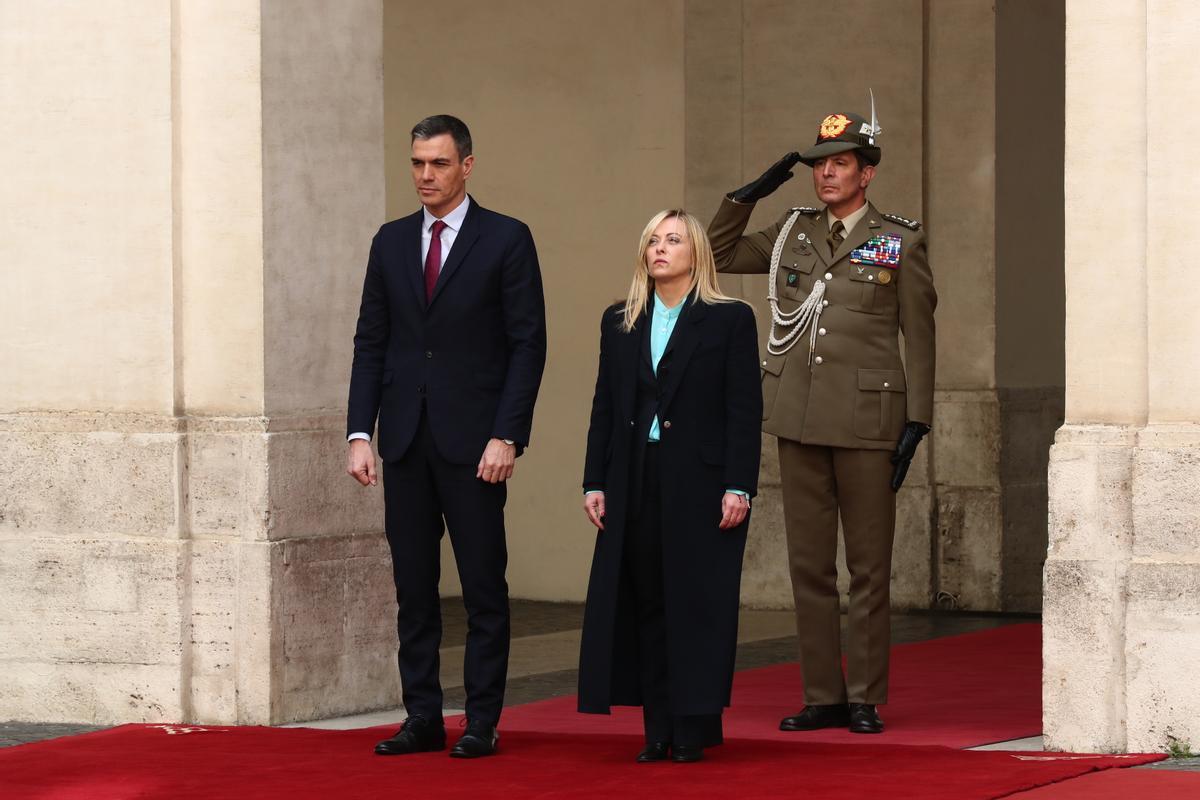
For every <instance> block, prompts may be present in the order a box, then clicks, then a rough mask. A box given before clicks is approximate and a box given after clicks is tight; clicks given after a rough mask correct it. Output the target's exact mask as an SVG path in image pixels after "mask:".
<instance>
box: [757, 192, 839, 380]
mask: <svg viewBox="0 0 1200 800" xmlns="http://www.w3.org/2000/svg"><path fill="white" fill-rule="evenodd" d="M799 216H800V212H799V211H793V212H792V214H791V216H789V217H788V218H787V222H785V223H783V230H781V231H779V238H778V239H776V240H775V249H774V250H772V251H771V272H770V274H769V275H768V276H767V301H768V302H769V303H770V304H771V335H770V336H768V337H767V352H768V353H770V354H771V355H773V356H781V355H783V354H784V353H786V352H787V351H788V350H790V349H791V348H792V345H794V344H795V343H796V339H797V338H799V336H800V334H802V333H804V330H805V329H806V328H811V331H810V333H809V336H808V363H809V364H812V355H813V350H814V349H816V346H817V321H818V320H819V319H821V309H822V308H824V303H823V301H824V300H825V281H823V280H821V279H820V278H818V279H817V281H816V283H814V284H813V288H812V292H810V293H809V295H808V299H806V300H805V301H804V302H803V303H801V304H800V307H799V308H797V309H796V310H795V311H790V312H786V313H785V312H783V311H780V310H779V294H778V292H779V290H778V289H777V288H776V283H775V278H776V276H777V275H778V274H779V257H780V256H781V255H782V254H783V245H784V243H785V242H786V241H787V238H788V234H790V233H791V232H792V225H794V224H795V223H796V219H797V218H798V217H799ZM776 326H778V327H779V328H783V329H786V330H787V332H786V333H784V334H783V336H776V335H775V329H776Z"/></svg>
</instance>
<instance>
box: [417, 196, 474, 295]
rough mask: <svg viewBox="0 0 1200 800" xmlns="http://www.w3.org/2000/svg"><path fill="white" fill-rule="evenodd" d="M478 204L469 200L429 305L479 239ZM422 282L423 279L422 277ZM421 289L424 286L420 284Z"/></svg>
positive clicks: (472, 199)
mask: <svg viewBox="0 0 1200 800" xmlns="http://www.w3.org/2000/svg"><path fill="white" fill-rule="evenodd" d="M480 216H481V215H480V213H479V204H478V203H476V202H475V198H473V197H472V198H471V204H470V206H468V207H467V217H466V219H464V220H463V226H462V230H460V231H459V232H458V235H457V236H455V237H454V246H453V247H451V248H450V255H448V256H447V257H446V263H445V264H443V265H442V271H441V272H439V273H438V279H437V283H436V284H434V287H433V297H432V298H431V299H430V301H429V305H431V306H432V305H433V304H434V303H436V302H437V299H438V297H439V296H440V295H441V293H442V289H443V288H444V287H445V286H446V283H447V282H448V281H449V280H450V279H451V278H452V277H454V273H455V272H457V271H458V268H459V267H460V266H461V265H462V263H463V259H465V258H466V257H467V253H469V252H470V251H471V247H472V246H473V245H474V244H475V242H476V240H477V239H479V219H480ZM423 275H424V267H422V276H423ZM422 281H424V277H422ZM421 288H422V289H424V284H423V283H422V287H421Z"/></svg>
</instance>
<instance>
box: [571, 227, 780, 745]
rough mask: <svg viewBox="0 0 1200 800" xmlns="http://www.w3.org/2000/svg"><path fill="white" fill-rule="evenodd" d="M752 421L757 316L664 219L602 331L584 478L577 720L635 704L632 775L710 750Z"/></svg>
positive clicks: (725, 695)
mask: <svg viewBox="0 0 1200 800" xmlns="http://www.w3.org/2000/svg"><path fill="white" fill-rule="evenodd" d="M761 418H762V395H761V390H760V387H759V371H758V335H757V333H756V328H755V322H754V313H753V311H752V310H751V309H750V307H749V306H748V305H746V304H745V303H742V302H740V301H738V300H734V299H733V298H729V297H726V296H724V295H722V294H721V292H720V288H719V286H718V284H717V274H716V267H715V265H714V263H713V257H712V250H711V248H710V247H709V244H708V239H707V237H706V235H705V233H704V228H703V227H702V226H701V225H700V223H699V221H698V220H697V219H696V218H695V217H692V216H691V215H689V214H686V213H685V212H683V211H674V210H673V211H663V212H661V213H659V214H657V215H655V216H654V218H653V219H651V220H650V222H649V224H648V225H647V226H646V229H645V231H643V233H642V238H641V243H640V245H639V248H638V259H637V262H636V267H635V272H634V277H633V282H632V285H631V287H630V292H629V296H628V298H627V299H626V301H625V302H623V303H618V304H616V305H614V306H612V307H610V308H608V309H607V310H605V312H604V316H603V317H602V319H601V323H600V367H599V374H598V375H597V378H596V393H595V398H594V399H593V401H592V415H591V425H590V428H589V429H588V439H587V457H586V460H585V465H584V477H583V488H584V490H585V492H586V494H585V496H584V510H585V511H586V513H587V515H588V518H589V519H590V520H591V521H592V523H593V524H594V525H596V527H597V528H598V529H599V531H598V533H597V535H596V550H595V555H594V557H593V561H592V572H591V579H590V582H589V584H588V597H587V608H586V611H585V613H584V624H583V642H582V647H581V651H580V665H579V710H580V711H582V712H585V713H596V714H607V713H609V708H610V706H612V705H640V706H642V708H643V717H644V720H645V731H646V747H645V749H644V750H643V751H642V752H641V754H640V755H639V756H638V761H642V762H646V761H661V760H663V759H665V758H668V757H670V758H671V759H673V760H675V761H698V760H700V758H701V757H702V755H703V749H704V748H705V747H707V746H711V745H714V744H719V743H720V742H721V713H722V711H723V710H724V708H725V707H726V706H728V705H729V699H730V689H731V687H732V683H733V663H734V655H735V650H736V645H737V619H738V593H739V587H740V583H741V573H742V554H743V551H744V550H745V545H746V529H747V527H748V525H749V511H750V498H751V497H753V496H754V494H755V491H756V489H757V486H758V462H759V449H760V441H761V435H760V432H759V425H760V424H761Z"/></svg>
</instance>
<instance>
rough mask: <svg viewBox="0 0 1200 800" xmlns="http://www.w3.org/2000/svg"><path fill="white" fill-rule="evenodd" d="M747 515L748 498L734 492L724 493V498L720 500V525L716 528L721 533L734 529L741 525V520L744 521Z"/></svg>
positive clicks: (748, 509) (748, 507)
mask: <svg viewBox="0 0 1200 800" xmlns="http://www.w3.org/2000/svg"><path fill="white" fill-rule="evenodd" d="M748 513H750V498H748V497H743V496H742V495H740V494H738V493H736V492H726V493H725V496H724V497H722V498H721V524H720V525H718V526H717V527H719V528H720V529H721V530H723V531H726V530H729V529H730V528H736V527H737V526H738V525H741V524H742V520H744V519H746V515H747V514H748Z"/></svg>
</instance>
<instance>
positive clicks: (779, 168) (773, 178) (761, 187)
mask: <svg viewBox="0 0 1200 800" xmlns="http://www.w3.org/2000/svg"><path fill="white" fill-rule="evenodd" d="M799 160H800V154H799V153H794V152H793V153H788V154H787V155H786V156H784V157H783V158H781V159H779V160H778V161H776V162H775V163H774V164H772V165H771V166H769V167H767V171H766V172H764V173H763V174H762V175H759V176H758V178H757V179H755V180H753V181H751V182H750V183H747V184H746V185H745V186H743V187H742V188H740V189H738V190H737V191H736V192H734V193H733V194H731V195H729V197H730V198H731V199H732V200H733V201H734V202H737V203H757V202H758V201H759V200H762V199H763V198H764V197H766V196H767V195H769V194H771V193H772V192H774V191H775V190H776V189H778V188H779V187H780V186H782V185H783V184H785V183H787V182H788V181H790V180H791V179H792V167H794V166H796V162H797V161H799Z"/></svg>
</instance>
